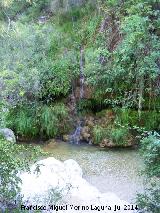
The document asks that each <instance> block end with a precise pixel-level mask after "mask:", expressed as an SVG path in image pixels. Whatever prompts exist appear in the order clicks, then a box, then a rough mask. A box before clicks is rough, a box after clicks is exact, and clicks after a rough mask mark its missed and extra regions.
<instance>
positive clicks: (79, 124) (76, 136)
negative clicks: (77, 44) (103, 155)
mask: <svg viewBox="0 0 160 213" xmlns="http://www.w3.org/2000/svg"><path fill="white" fill-rule="evenodd" d="M83 69H84V49H83V47H81V49H80V91H79V100H81V99H83V97H84V71H83ZM81 130H82V120H79V119H78V121H77V126H76V130H75V132H74V133H73V134H72V135H71V137H70V141H71V143H73V144H79V142H80V140H81V138H80V135H81Z"/></svg>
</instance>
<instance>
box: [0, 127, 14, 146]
mask: <svg viewBox="0 0 160 213" xmlns="http://www.w3.org/2000/svg"><path fill="white" fill-rule="evenodd" d="M0 135H2V136H3V137H4V138H5V139H6V140H7V141H10V142H13V143H16V137H15V135H14V132H13V131H12V130H11V129H8V128H4V129H0Z"/></svg>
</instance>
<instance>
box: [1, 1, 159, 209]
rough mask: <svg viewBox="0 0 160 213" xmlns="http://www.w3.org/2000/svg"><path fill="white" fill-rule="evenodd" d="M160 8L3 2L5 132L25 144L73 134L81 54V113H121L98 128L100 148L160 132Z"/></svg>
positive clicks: (153, 148)
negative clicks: (133, 134) (72, 102)
mask: <svg viewBox="0 0 160 213" xmlns="http://www.w3.org/2000/svg"><path fill="white" fill-rule="evenodd" d="M159 10H160V3H159V1H158V0H145V1H144V0H126V1H123V0H103V1H102V0H93V1H91V0H61V1H58V0H32V1H30V0H21V1H14V0H7V1H6V0H2V1H1V2H0V61H1V68H0V127H9V128H11V129H13V130H14V131H15V133H16V135H19V136H22V137H25V138H36V137H40V138H45V139H46V138H51V137H57V136H60V135H63V134H66V133H69V132H70V131H71V129H72V127H73V124H72V121H73V120H71V117H72V119H73V117H74V116H73V114H72V113H71V112H70V109H69V105H68V102H69V101H68V100H69V99H68V97H69V95H70V94H71V93H74V92H75V91H76V88H77V87H78V86H79V76H80V71H79V70H80V50H81V49H82V48H83V49H84V57H83V62H84V67H83V70H84V77H85V86H86V87H87V88H90V90H91V95H90V97H89V98H84V99H83V100H79V97H77V98H76V101H77V109H78V111H79V112H80V113H81V114H82V115H84V114H87V113H88V112H90V111H92V113H101V114H103V109H106V108H112V110H113V111H114V113H115V120H114V122H115V124H114V125H112V126H109V127H107V128H106V126H101V125H96V126H94V128H93V135H94V140H95V143H96V144H97V143H100V141H101V140H102V139H103V138H105V137H108V138H109V139H111V140H113V141H114V142H115V143H116V144H118V145H121V144H125V142H126V140H128V138H129V135H130V132H129V131H130V129H133V130H134V129H140V131H142V130H143V131H144V130H145V131H152V130H154V131H155V130H156V131H157V132H159V131H160V58H159V55H160V40H159V37H160V12H159ZM75 93H76V92H75ZM75 95H76V94H75ZM144 141H145V140H144ZM144 141H143V142H144ZM146 141H149V143H148V142H146V143H144V147H147V148H146V149H145V150H144V152H145V153H146V154H145V155H147V156H145V157H146V159H148V161H149V162H147V163H146V165H147V168H148V166H149V167H150V168H152V169H151V170H153V171H152V172H155V173H154V174H153V176H158V175H157V174H158V171H159V170H158V166H157V165H155V166H154V165H153V164H152V163H151V162H153V161H154V160H153V158H155V161H156V162H157V161H158V160H159V155H158V154H155V152H156V153H158V151H157V150H159V140H157V139H155V140H152V139H146ZM3 144H4V142H3V143H2V146H3ZM142 144H143V143H142ZM4 146H6V145H4ZM150 163H151V164H152V165H150ZM155 193H157V192H155ZM154 195H155V196H156V198H155V199H157V195H156V194H154ZM147 199H148V198H146V197H145V198H144V199H142V200H143V201H144V202H143V201H142V200H141V201H142V204H145V205H148V204H146V202H145V201H146V200H147ZM147 202H148V201H147ZM148 203H149V202H148ZM145 205H142V208H144V206H145ZM152 207H153V208H154V206H151V208H150V206H149V207H146V208H148V211H150V212H156V211H157V210H155V211H154V210H153V208H152ZM150 209H151V210H150Z"/></svg>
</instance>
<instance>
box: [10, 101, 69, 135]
mask: <svg viewBox="0 0 160 213" xmlns="http://www.w3.org/2000/svg"><path fill="white" fill-rule="evenodd" d="M8 127H9V128H11V129H14V130H15V132H16V133H17V134H18V135H21V136H25V137H29V138H30V137H38V136H42V137H47V138H48V137H55V136H57V135H59V134H63V133H66V131H67V130H68V129H69V128H70V121H69V116H68V109H67V107H66V106H65V105H64V104H61V103H57V104H55V105H53V106H48V105H40V106H38V105H37V104H36V103H34V104H28V105H23V106H17V107H16V108H13V109H12V110H10V112H9V115H8Z"/></svg>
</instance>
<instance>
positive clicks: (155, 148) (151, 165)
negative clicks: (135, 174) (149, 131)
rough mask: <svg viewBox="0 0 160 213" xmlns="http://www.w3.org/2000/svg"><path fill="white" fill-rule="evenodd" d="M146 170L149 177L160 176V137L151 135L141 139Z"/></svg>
mask: <svg viewBox="0 0 160 213" xmlns="http://www.w3.org/2000/svg"><path fill="white" fill-rule="evenodd" d="M141 151H142V153H143V157H144V163H145V172H146V174H147V175H148V176H149V177H153V176H158V177H160V138H157V137H155V136H153V135H150V136H149V137H147V138H144V139H142V140H141Z"/></svg>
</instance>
